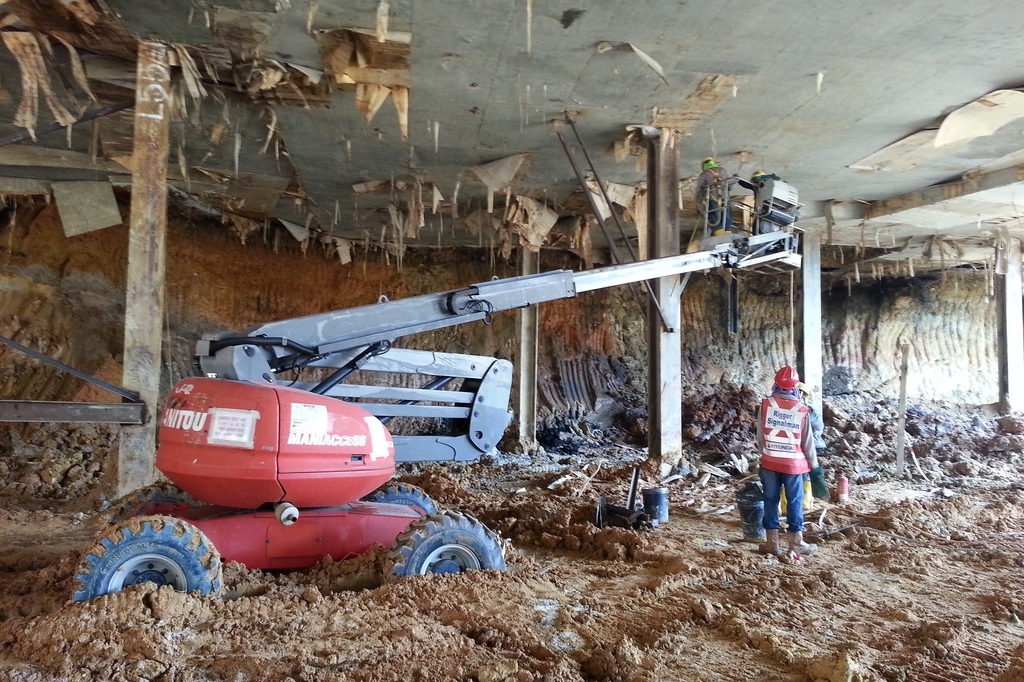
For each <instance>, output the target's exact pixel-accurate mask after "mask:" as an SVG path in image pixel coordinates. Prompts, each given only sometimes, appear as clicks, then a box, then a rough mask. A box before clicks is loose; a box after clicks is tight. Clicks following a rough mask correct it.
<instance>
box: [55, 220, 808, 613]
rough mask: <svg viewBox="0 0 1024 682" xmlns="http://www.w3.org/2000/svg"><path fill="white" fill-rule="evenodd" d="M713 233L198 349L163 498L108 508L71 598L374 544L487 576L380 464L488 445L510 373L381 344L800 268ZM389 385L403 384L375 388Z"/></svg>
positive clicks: (393, 555)
mask: <svg viewBox="0 0 1024 682" xmlns="http://www.w3.org/2000/svg"><path fill="white" fill-rule="evenodd" d="M718 239H719V241H718V242H717V243H716V244H715V245H714V246H712V247H710V248H709V249H708V250H705V251H701V252H698V253H692V254H685V255H681V256H674V257H669V258H660V259H656V260H650V261H642V262H638V263H629V264H625V265H616V266H611V267H606V268H599V269H596V270H591V271H586V272H572V271H567V270H556V271H552V272H546V273H541V274H537V275H528V276H524V277H514V278H510V279H504V280H494V281H490V282H482V283H480V284H476V285H473V286H471V287H467V288H465V289H458V290H455V291H448V292H444V293H440V294H427V295H424V296H416V297H412V298H408V299H403V300H400V301H387V300H382V301H381V302H379V303H377V304H373V305H366V306H361V307H357V308H352V309H349V310H340V311H335V312H331V313H324V314H320V315H310V316H307V317H300V318H296V319H292V320H284V321H281V322H272V323H269V324H265V325H261V326H258V327H254V328H253V329H250V330H248V331H246V332H243V333H241V334H237V333H221V334H217V335H214V336H210V337H206V338H203V339H202V340H201V341H200V342H199V343H198V345H197V349H196V361H197V364H198V368H199V370H200V371H201V374H202V376H199V377H190V378H186V379H182V380H181V381H179V382H178V384H177V385H176V386H175V387H174V389H173V390H172V393H171V395H170V396H169V397H168V400H167V405H166V408H165V411H164V415H163V419H162V421H161V426H160V433H159V440H160V444H159V447H158V448H157V453H156V465H157V468H158V469H159V470H160V471H161V472H163V474H164V475H166V476H167V478H168V479H170V480H171V481H172V482H173V483H174V484H176V485H177V486H178V487H179V488H180V491H172V492H171V493H168V492H167V491H166V490H159V491H142V492H141V493H140V495H139V496H138V498H137V499H136V500H134V501H132V502H131V503H129V504H126V505H124V507H123V508H122V510H121V513H120V514H119V516H120V517H121V518H120V520H119V521H118V522H117V523H115V525H114V526H112V527H111V528H110V529H109V530H108V531H107V533H106V534H105V535H104V536H102V537H101V538H100V539H99V540H98V541H97V542H96V543H95V544H94V545H93V546H92V547H90V548H89V549H88V550H86V552H85V554H84V555H83V557H82V561H81V563H80V565H79V570H78V573H77V575H76V579H77V582H78V589H77V590H76V592H75V593H74V599H76V600H85V599H91V598H92V597H96V596H99V595H103V594H107V593H109V592H117V591H120V590H121V589H124V588H125V587H129V586H131V585H137V584H141V583H144V582H154V583H156V584H157V585H173V586H174V587H175V588H176V589H179V590H183V591H198V592H200V593H202V594H216V593H218V592H219V591H220V589H221V587H222V577H221V576H222V573H221V564H222V561H239V562H241V563H243V564H245V565H246V566H248V567H249V568H257V569H262V570H274V569H294V568H304V567H309V566H312V565H313V564H315V563H316V562H317V561H319V560H320V559H322V558H323V557H325V556H328V555H330V556H332V557H334V558H335V559H342V558H344V557H347V556H352V555H355V554H360V553H362V552H365V551H366V550H367V549H369V548H370V547H372V546H373V545H375V544H380V545H383V546H384V547H390V548H391V549H390V551H389V553H388V554H387V556H386V561H385V564H386V567H387V568H386V577H391V576H405V575H413V574H422V573H428V572H431V573H444V572H458V571H465V570H471V569H496V570H501V569H504V568H505V558H504V552H503V548H502V546H501V542H500V540H499V539H498V537H497V536H496V535H495V534H494V533H493V532H491V531H490V530H488V529H487V528H486V527H485V526H484V525H483V524H482V523H481V522H480V521H478V520H477V519H475V518H473V517H472V516H469V515H467V514H460V513H458V512H453V511H438V509H437V507H436V505H434V503H433V502H432V501H431V500H430V499H429V498H428V497H427V496H426V495H425V494H424V493H423V491H420V490H418V489H416V488H414V487H412V486H407V485H402V484H399V485H386V484H387V481H388V480H389V479H391V478H392V476H393V475H394V473H395V463H396V461H398V462H413V461H443V460H457V461H467V460H474V459H476V458H478V457H480V456H481V455H482V454H484V453H487V452H490V451H492V450H494V449H495V447H496V446H497V443H498V440H499V439H500V438H501V436H502V434H503V432H504V431H505V429H506V427H507V426H508V424H509V422H510V421H511V419H512V414H511V412H509V410H508V404H509V397H510V393H511V389H512V364H511V363H510V362H508V361H507V360H499V359H496V358H490V357H483V356H476V355H461V354H456V353H443V352H435V351H425V350H411V349H405V348H395V347H394V346H393V345H392V344H393V343H394V342H395V341H396V340H398V339H399V338H401V337H403V336H408V335H410V334H416V333H421V332H426V331H431V330H435V329H442V328H445V327H450V326H454V325H459V324H465V323H467V322H473V321H477V320H482V321H487V320H488V319H489V318H490V316H491V315H493V314H494V313H496V312H499V311H502V310H510V309H515V308H523V307H527V306H531V305H536V304H538V303H543V302H545V301H552V300H556V299H563V298H573V297H575V296H577V295H578V294H580V293H583V292H586V291H593V290H595V289H602V288H606V287H612V286H617V285H620V284H629V283H632V282H640V281H643V280H649V279H655V278H659V277H666V276H670V275H678V274H683V273H689V272H695V271H699V270H707V269H711V268H716V267H726V268H733V269H744V268H745V269H755V268H761V267H772V268H794V267H799V264H800V256H799V255H798V254H797V239H796V236H795V235H794V234H792V233H790V232H787V231H777V232H771V233H768V234H762V235H755V236H751V237H741V236H735V237H733V238H730V239H729V240H728V241H721V238H718ZM311 370H315V371H311ZM396 374H398V375H402V374H405V375H410V377H411V378H412V379H415V381H416V382H417V383H418V384H419V385H418V387H396V386H389V385H386V381H387V380H388V379H389V378H393V377H394V375H396ZM303 375H307V378H308V376H309V375H315V376H316V380H315V381H308V380H303ZM368 378H377V379H380V385H373V384H370V383H366V380H367V379H368ZM346 380H351V381H346ZM357 381H358V383H357ZM399 418H416V419H419V420H424V419H425V420H428V421H433V422H436V423H442V424H444V425H446V428H447V430H446V431H445V432H444V433H440V434H437V433H432V434H430V435H401V436H392V434H391V432H390V431H389V430H388V429H387V428H386V426H385V425H386V424H388V423H389V422H391V421H392V420H394V419H399ZM416 423H417V424H419V423H420V422H416ZM197 501H201V502H197Z"/></svg>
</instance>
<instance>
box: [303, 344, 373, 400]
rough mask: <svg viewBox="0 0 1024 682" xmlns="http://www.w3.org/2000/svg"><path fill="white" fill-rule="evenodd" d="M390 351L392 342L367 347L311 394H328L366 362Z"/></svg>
mask: <svg viewBox="0 0 1024 682" xmlns="http://www.w3.org/2000/svg"><path fill="white" fill-rule="evenodd" d="M389 350H391V342H390V341H378V342H377V343H374V344H371V345H369V346H367V347H366V348H365V349H364V350H363V351H362V352H361V353H359V354H358V355H356V356H355V357H354V358H352V359H351V360H349V361H348V362H346V363H345V366H344V367H341V368H339V369H338V371H337V372H335V373H334V374H332V375H331V376H329V377H327V378H326V379H324V380H323V381H321V382H320V383H319V384H317V385H316V386H314V387H313V388H311V389H309V392H310V393H316V394H318V395H324V394H326V393H327V391H329V390H331V389H332V388H334V387H335V386H337V385H338V384H339V383H341V381H342V380H343V379H345V377H347V376H349V375H350V374H352V372H354V371H356V370H357V369H359V368H360V367H362V366H363V365H364V364H365V361H366V360H368V359H370V358H372V357H376V356H378V355H384V353H387V352H388V351H389Z"/></svg>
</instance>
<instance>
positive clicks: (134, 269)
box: [117, 43, 170, 495]
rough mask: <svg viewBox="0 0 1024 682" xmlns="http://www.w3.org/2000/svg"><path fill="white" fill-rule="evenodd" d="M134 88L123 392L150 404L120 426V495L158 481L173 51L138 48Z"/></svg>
mask: <svg viewBox="0 0 1024 682" xmlns="http://www.w3.org/2000/svg"><path fill="white" fill-rule="evenodd" d="M136 83H137V87H136V91H135V141H134V145H135V146H134V151H133V154H132V203H131V218H130V225H129V232H128V234H129V237H128V272H127V281H126V284H125V319H124V374H123V379H122V383H123V385H124V387H125V388H130V389H132V390H134V391H138V393H139V395H140V396H141V397H142V400H143V402H145V404H146V413H147V414H146V418H145V423H144V424H142V425H141V426H126V427H123V428H122V429H121V441H120V447H119V451H118V467H117V488H118V491H117V494H118V495H124V494H126V493H128V492H131V491H132V490H135V489H137V488H140V487H142V486H146V485H149V484H150V483H152V482H153V481H154V480H155V479H156V468H155V466H154V461H155V447H156V430H157V425H158V421H159V413H158V411H157V403H158V402H159V400H160V397H161V396H160V367H161V362H160V350H161V340H162V337H163V331H162V330H163V319H164V272H165V262H166V244H165V242H166V236H167V148H168V141H167V130H168V123H169V118H170V111H169V109H168V101H167V92H168V88H169V86H170V65H169V63H168V49H167V47H166V46H164V45H160V44H157V43H139V58H138V75H137V81H136Z"/></svg>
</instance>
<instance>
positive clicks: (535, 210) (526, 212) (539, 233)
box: [502, 195, 558, 258]
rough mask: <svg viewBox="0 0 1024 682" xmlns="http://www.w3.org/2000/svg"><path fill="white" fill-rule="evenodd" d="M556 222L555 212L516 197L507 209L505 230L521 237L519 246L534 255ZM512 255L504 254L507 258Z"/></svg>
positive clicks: (536, 202)
mask: <svg viewBox="0 0 1024 682" xmlns="http://www.w3.org/2000/svg"><path fill="white" fill-rule="evenodd" d="M556 222H558V214H557V213H556V212H555V211H553V210H551V209H550V208H548V207H547V206H545V205H544V204H542V203H541V202H539V201H537V200H535V199H531V198H530V197H524V196H520V195H516V196H514V197H513V198H512V201H511V202H510V203H509V205H508V206H507V207H506V209H505V229H506V230H507V231H508V232H509V233H510V234H515V235H519V244H520V245H521V246H523V247H525V248H527V249H529V250H530V251H532V252H534V253H538V252H540V247H541V246H543V245H544V243H545V242H546V241H547V237H548V233H550V232H551V228H553V227H554V226H555V223H556ZM510 255H511V252H509V254H507V255H506V254H504V253H503V254H502V256H504V257H506V258H507V257H508V256H510Z"/></svg>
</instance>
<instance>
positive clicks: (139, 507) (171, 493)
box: [111, 481, 200, 523]
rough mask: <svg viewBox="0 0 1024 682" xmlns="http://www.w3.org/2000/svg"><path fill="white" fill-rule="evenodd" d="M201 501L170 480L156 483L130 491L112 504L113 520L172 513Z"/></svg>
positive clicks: (195, 505)
mask: <svg viewBox="0 0 1024 682" xmlns="http://www.w3.org/2000/svg"><path fill="white" fill-rule="evenodd" d="M199 504H200V502H199V500H197V499H196V498H194V497H192V496H191V495H189V494H188V493H186V492H185V491H184V490H182V489H181V488H179V487H178V486H176V485H174V484H173V483H171V482H170V481H164V482H161V483H154V484H153V485H148V486H146V487H145V488H139V489H138V490H135V491H133V492H130V493H128V494H127V495H125V496H124V497H122V498H121V499H119V500H117V501H116V502H114V504H113V505H112V507H113V510H114V514H113V516H112V517H111V521H113V522H115V523H116V522H118V521H124V520H125V519H130V518H132V517H134V516H151V515H153V514H170V513H171V512H174V511H177V510H178V509H187V508H188V507H197V506H199Z"/></svg>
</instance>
